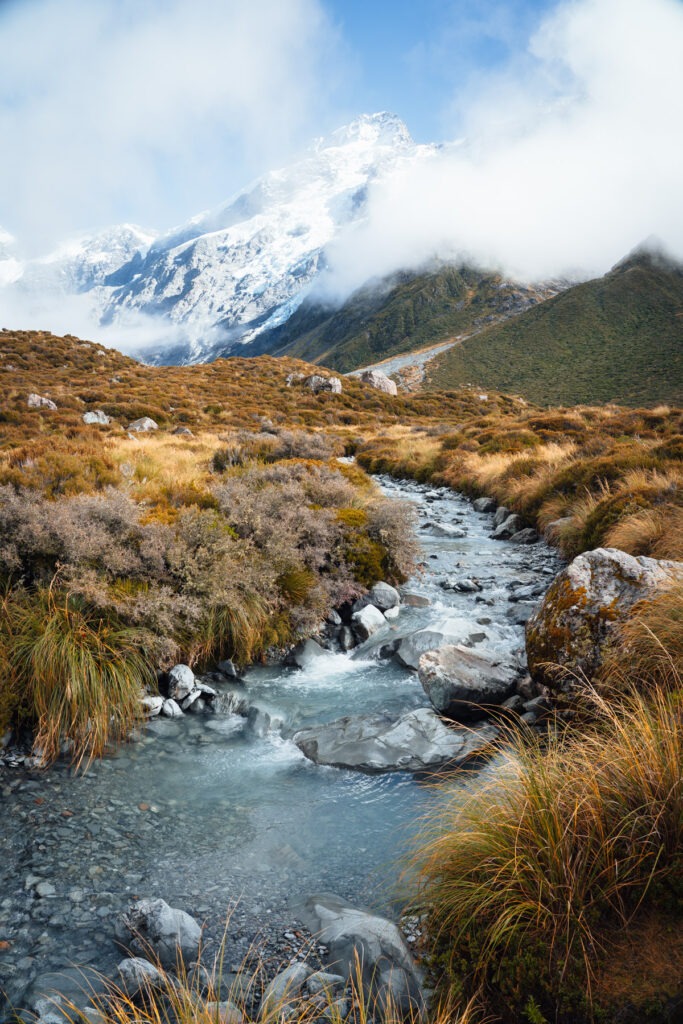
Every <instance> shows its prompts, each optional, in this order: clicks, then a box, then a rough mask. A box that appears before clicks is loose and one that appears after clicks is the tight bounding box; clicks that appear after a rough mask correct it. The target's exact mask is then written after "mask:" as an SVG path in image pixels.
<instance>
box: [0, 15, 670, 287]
mask: <svg viewBox="0 0 683 1024" xmlns="http://www.w3.org/2000/svg"><path fill="white" fill-rule="evenodd" d="M681 54H683V0H419V2H415V0H365V2H364V3H363V2H361V0H144V2H141V0H0V147H1V148H0V152H1V154H2V155H1V158H0V228H4V229H5V230H6V231H9V232H10V233H12V234H13V235H14V236H15V238H16V239H17V244H18V246H19V248H20V249H21V250H23V253H24V254H27V255H31V254H35V253H43V252H45V251H47V250H48V249H49V248H50V247H52V246H54V245H55V244H56V243H58V242H59V241H61V240H63V239H65V238H67V237H69V236H73V235H75V234H78V233H80V232H89V231H92V230H95V229H100V228H103V227H105V226H107V225H109V224H112V223H120V222H132V223H137V224H140V225H142V226H143V227H145V228H149V229H152V230H157V231H159V232H161V231H165V230H167V229H168V228H170V227H171V226H173V225H175V224H179V223H182V222H183V221H184V220H186V219H187V218H189V217H190V216H192V215H194V214H196V213H198V212H199V211H201V210H203V209H206V208H210V207H212V206H214V205H216V204H218V203H220V202H222V201H224V200H226V199H227V198H229V197H230V196H231V195H232V194H233V193H234V192H236V191H238V190H239V189H240V188H242V187H244V186H245V185H246V184H248V182H249V181H250V180H251V179H253V178H254V177H255V176H257V175H258V174H260V173H263V172H264V171H266V170H269V169H272V168H274V167H277V166H281V165H284V164H286V163H288V162H289V161H291V160H292V159H294V158H295V157H296V156H298V155H300V154H301V153H302V152H303V151H304V149H305V147H306V146H307V145H308V144H309V143H310V141H311V140H312V139H313V138H315V137H317V136H320V135H325V134H327V133H329V132H330V131H331V130H333V129H334V128H336V127H338V126H339V125H342V124H345V123H348V122H349V121H350V120H352V119H353V118H354V117H356V116H357V115H358V114H360V113H363V112H368V113H369V112H373V111H377V110H389V111H392V112H395V113H397V114H398V115H399V116H401V117H402V118H403V119H404V120H405V121H406V123H407V125H408V127H409V129H410V131H411V133H412V134H413V137H414V138H415V140H416V141H418V142H443V143H445V144H446V145H445V146H444V148H443V150H442V151H440V152H439V154H438V156H437V157H435V159H434V160H432V161H431V162H428V163H427V164H425V165H424V166H420V167H419V168H414V169H413V170H412V171H408V172H405V173H403V174H402V175H399V176H398V177H397V178H396V180H394V181H393V182H392V183H391V187H390V188H387V189H384V190H383V191H382V192H381V193H380V192H379V191H378V192H376V193H374V194H373V195H371V201H370V207H369V211H368V218H367V222H366V224H365V225H363V227H362V228H361V229H360V232H356V233H351V234H349V235H347V236H345V237H344V238H343V239H341V240H340V242H339V244H338V246H337V247H336V250H335V251H334V252H333V253H332V262H333V266H334V268H335V274H336V281H337V287H338V290H339V291H340V292H341V291H343V290H345V289H346V290H348V289H349V288H350V287H353V286H355V285H356V284H359V283H362V280H361V278H362V277H363V275H365V276H372V275H373V274H377V273H385V272H389V271H391V270H392V269H396V266H397V265H406V264H411V265H414V264H416V263H418V262H419V261H420V260H425V259H428V258H429V257H430V255H434V254H438V253H442V254H449V253H463V252H464V253H470V254H472V255H473V256H474V257H476V258H478V259H479V260H480V261H482V262H485V263H487V265H494V264H498V265H500V266H502V267H505V268H507V269H509V270H510V272H515V273H517V274H519V275H521V276H527V277H528V276H548V275H551V274H559V273H562V272H567V271H570V270H572V268H579V269H583V270H584V271H585V272H588V271H589V270H590V271H602V270H604V269H607V267H608V266H609V265H610V260H611V261H612V262H614V260H615V258H619V256H621V255H623V254H624V252H625V251H627V250H628V248H630V247H631V246H632V245H634V244H637V242H638V241H639V240H642V238H645V237H647V236H648V235H651V234H656V235H659V236H660V237H662V239H663V241H664V242H665V244H666V245H668V246H669V248H671V249H672V251H674V252H675V253H676V254H680V255H683V204H682V203H681V201H680V199H681V181H683V141H682V127H681V126H682V125H683V60H681ZM462 140H465V141H464V143H463V141H462ZM456 142H457V143H458V145H453V144H454V143H456ZM359 253H360V254H361V258H359Z"/></svg>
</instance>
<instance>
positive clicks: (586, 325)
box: [430, 254, 683, 405]
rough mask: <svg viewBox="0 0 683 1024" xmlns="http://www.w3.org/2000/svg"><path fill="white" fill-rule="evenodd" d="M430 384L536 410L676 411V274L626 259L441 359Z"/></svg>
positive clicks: (667, 266) (680, 373)
mask: <svg viewBox="0 0 683 1024" xmlns="http://www.w3.org/2000/svg"><path fill="white" fill-rule="evenodd" d="M430 382H431V385H432V386H434V387H456V386H458V385H460V384H463V383H467V382H471V383H473V384H477V385H478V386H481V387H484V388H489V387H491V388H497V389H500V390H503V391H512V392H515V393H517V394H522V395H524V396H525V397H527V398H529V399H530V400H531V401H534V402H537V403H539V404H543V405H558V404H564V405H567V404H575V403H588V402H611V401H613V402H621V403H623V404H626V405H639V404H642V405H650V404H656V403H657V402H675V403H680V402H681V400H683V268H681V267H679V266H676V265H674V264H672V263H669V262H667V261H666V260H663V259H661V258H658V257H656V256H652V255H648V254H640V255H638V256H635V257H632V258H630V259H628V260H626V261H624V262H623V263H622V264H619V265H618V266H617V267H615V268H614V269H613V270H612V271H611V272H610V273H609V274H606V275H605V277H602V278H599V279H597V280H594V281H588V282H586V283H585V284H580V285H577V286H576V287H574V288H571V289H569V290H568V291H566V292H563V293H562V294H561V295H558V296H556V297H555V298H553V299H550V300H549V301H547V302H545V303H543V305H541V306H539V307H537V308H534V309H530V310H528V311H527V312H525V313H523V314H521V315H520V316H519V317H517V318H515V319H514V320H511V321H508V322H506V323H503V324H498V325H494V326H492V327H489V328H487V329H486V330H485V331H483V332H482V333H481V334H479V335H477V336H476V337H473V338H470V339H468V340H467V341H466V342H464V343H463V344H462V345H460V346H458V347H456V348H453V349H451V350H449V351H448V352H447V353H444V354H443V355H441V356H440V357H438V358H437V359H436V360H435V361H434V363H433V364H432V368H431V372H430Z"/></svg>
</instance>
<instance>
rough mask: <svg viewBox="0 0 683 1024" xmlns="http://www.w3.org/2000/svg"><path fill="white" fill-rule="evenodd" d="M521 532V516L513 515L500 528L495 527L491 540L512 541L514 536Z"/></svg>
mask: <svg viewBox="0 0 683 1024" xmlns="http://www.w3.org/2000/svg"><path fill="white" fill-rule="evenodd" d="M521 530H522V520H521V518H520V516H518V515H515V514H514V513H513V514H512V515H509V516H508V517H507V519H504V520H503V522H502V523H501V524H500V525H499V526H496V527H495V529H494V531H493V533H492V534H491V538H492V539H493V540H510V538H511V537H513V536H514V534H516V533H519V532H520V531H521Z"/></svg>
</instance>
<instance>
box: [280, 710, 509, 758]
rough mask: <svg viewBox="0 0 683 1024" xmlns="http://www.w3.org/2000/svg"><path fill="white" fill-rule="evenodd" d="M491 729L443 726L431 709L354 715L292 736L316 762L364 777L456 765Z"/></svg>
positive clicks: (489, 737) (482, 744)
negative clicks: (348, 769) (363, 773)
mask: <svg viewBox="0 0 683 1024" xmlns="http://www.w3.org/2000/svg"><path fill="white" fill-rule="evenodd" d="M495 737H496V730H495V729H494V728H493V727H492V726H491V725H488V724H486V725H483V726H480V727H478V728H476V729H464V728H457V727H452V728H451V727H449V726H447V725H446V724H445V723H444V722H442V720H441V719H440V718H439V716H438V715H437V714H436V713H435V712H434V711H433V710H432V709H431V708H418V709H417V710H415V711H406V712H404V714H402V715H399V716H395V715H387V714H375V715H356V716H347V717H345V718H338V719H337V720H336V721H334V722H329V723H327V724H326V725H316V726H311V727H310V728H308V729H301V730H300V731H299V732H297V733H295V734H294V737H293V739H294V742H295V743H296V745H297V746H298V747H299V749H300V750H301V751H302V752H303V753H304V754H305V756H306V757H307V758H308V759H309V760H310V761H314V762H315V763H316V764H324V765H329V766H330V767H333V768H351V769H354V770H356V771H362V772H366V773H369V774H374V773H377V772H392V771H409V772H421V771H433V770H435V769H438V768H442V767H443V766H444V765H446V764H451V765H454V766H455V765H458V764H462V763H463V762H464V761H467V760H468V759H469V758H471V757H473V756H474V755H476V754H479V753H482V752H483V751H485V750H486V748H487V747H488V746H489V745H490V744H491V743H492V742H493V740H494V739H495Z"/></svg>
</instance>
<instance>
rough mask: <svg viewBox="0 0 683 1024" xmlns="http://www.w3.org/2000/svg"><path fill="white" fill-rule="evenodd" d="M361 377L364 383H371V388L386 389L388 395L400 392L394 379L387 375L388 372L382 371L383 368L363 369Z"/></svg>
mask: <svg viewBox="0 0 683 1024" xmlns="http://www.w3.org/2000/svg"><path fill="white" fill-rule="evenodd" d="M360 379H361V380H362V381H363V383H364V384H369V385H370V387H371V388H376V389H377V391H384V392H385V394H387V395H397V394H398V388H397V387H396V384H395V383H394V381H393V380H391V379H390V378H389V377H387V375H386V373H382V371H381V370H363V372H362V373H361V375H360Z"/></svg>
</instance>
